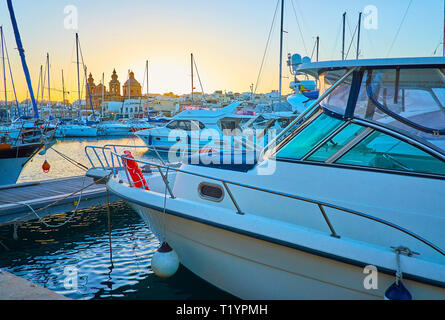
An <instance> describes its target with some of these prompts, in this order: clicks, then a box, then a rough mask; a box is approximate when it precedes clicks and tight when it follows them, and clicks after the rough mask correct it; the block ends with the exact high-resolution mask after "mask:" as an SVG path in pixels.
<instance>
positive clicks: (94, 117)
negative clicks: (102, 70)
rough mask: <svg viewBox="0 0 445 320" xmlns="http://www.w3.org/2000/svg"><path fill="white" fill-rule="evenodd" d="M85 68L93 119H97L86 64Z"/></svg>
mask: <svg viewBox="0 0 445 320" xmlns="http://www.w3.org/2000/svg"><path fill="white" fill-rule="evenodd" d="M84 70H85V79H86V84H87V90H88V91H87V93H88V97H89V100H90V105H91V110H92V111H93V119H94V120H96V114H95V112H94V106H93V98H92V97H91V91H90V85H89V84H88V76H87V66H84Z"/></svg>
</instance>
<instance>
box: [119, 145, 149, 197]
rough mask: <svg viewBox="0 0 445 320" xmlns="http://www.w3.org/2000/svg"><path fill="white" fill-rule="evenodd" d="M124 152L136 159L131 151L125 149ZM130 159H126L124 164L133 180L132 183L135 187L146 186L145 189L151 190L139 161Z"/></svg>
mask: <svg viewBox="0 0 445 320" xmlns="http://www.w3.org/2000/svg"><path fill="white" fill-rule="evenodd" d="M124 154H125V157H126V158H129V159H134V157H133V155H132V154H131V152H130V151H124ZM129 159H124V166H125V168H126V169H127V171H128V174H129V175H130V177H131V180H132V181H130V183H132V186H133V187H135V188H144V189H145V190H147V191H150V188H149V187H148V183H147V181H146V180H145V178H144V175H143V174H142V171H141V169H139V166H138V164H137V162H136V161H134V160H129Z"/></svg>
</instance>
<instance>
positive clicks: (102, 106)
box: [100, 72, 105, 117]
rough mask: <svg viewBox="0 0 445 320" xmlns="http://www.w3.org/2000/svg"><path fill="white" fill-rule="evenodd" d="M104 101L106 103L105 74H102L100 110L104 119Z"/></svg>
mask: <svg viewBox="0 0 445 320" xmlns="http://www.w3.org/2000/svg"><path fill="white" fill-rule="evenodd" d="M104 101H105V72H102V103H101V104H100V110H101V113H102V117H103V116H104V111H103V110H104V109H103V108H104Z"/></svg>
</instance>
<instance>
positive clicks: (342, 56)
mask: <svg viewBox="0 0 445 320" xmlns="http://www.w3.org/2000/svg"><path fill="white" fill-rule="evenodd" d="M345 42H346V12H345V13H343V44H342V49H341V59H342V60H345Z"/></svg>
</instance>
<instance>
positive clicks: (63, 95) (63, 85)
mask: <svg viewBox="0 0 445 320" xmlns="http://www.w3.org/2000/svg"><path fill="white" fill-rule="evenodd" d="M62 99H63V102H62V108H63V117H65V107H66V105H65V77H64V76H63V69H62Z"/></svg>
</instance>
